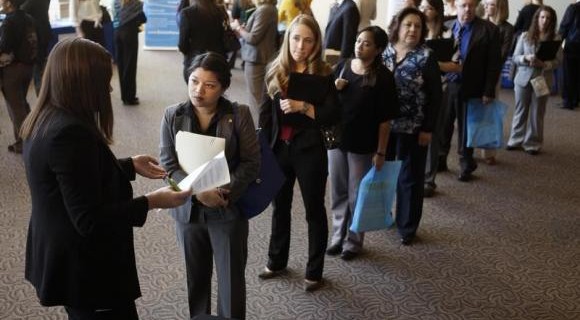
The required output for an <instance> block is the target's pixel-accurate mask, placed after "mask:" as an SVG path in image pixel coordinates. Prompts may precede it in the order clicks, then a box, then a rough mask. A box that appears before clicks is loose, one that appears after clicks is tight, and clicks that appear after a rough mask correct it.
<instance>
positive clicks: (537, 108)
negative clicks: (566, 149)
mask: <svg viewBox="0 0 580 320" xmlns="http://www.w3.org/2000/svg"><path fill="white" fill-rule="evenodd" d="M514 91H515V100H516V108H515V110H514V118H513V120H512V130H511V134H510V138H509V140H508V143H507V144H508V146H511V147H519V146H521V147H523V148H524V150H526V151H529V150H534V151H538V150H540V149H541V148H542V142H543V141H544V115H545V114H546V103H547V102H548V96H543V97H536V94H535V93H534V89H533V88H532V86H531V85H530V84H528V85H527V86H525V87H521V86H518V85H515V86H514Z"/></svg>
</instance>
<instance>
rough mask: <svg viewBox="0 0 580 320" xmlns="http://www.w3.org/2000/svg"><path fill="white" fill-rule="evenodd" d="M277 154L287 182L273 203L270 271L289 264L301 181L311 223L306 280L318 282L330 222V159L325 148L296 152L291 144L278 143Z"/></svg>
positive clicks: (321, 270) (309, 226)
mask: <svg viewBox="0 0 580 320" xmlns="http://www.w3.org/2000/svg"><path fill="white" fill-rule="evenodd" d="M274 153H275V154H276V158H277V160H278V163H279V164H280V167H281V168H282V171H283V172H284V174H285V175H286V182H285V183H284V185H283V186H282V189H281V190H280V192H279V193H278V195H277V196H276V198H275V199H274V202H273V203H272V205H273V207H274V211H273V213H272V235H271V236H270V247H269V250H268V257H269V260H268V268H269V269H270V270H281V269H284V268H286V266H287V265H288V255H289V251H290V223H291V216H292V213H291V210H292V198H293V195H294V183H295V181H296V180H298V185H299V186H300V191H301V193H302V200H303V201H304V208H305V210H306V222H307V223H308V263H307V265H306V279H308V280H313V281H319V280H321V279H322V272H323V269H324V254H325V251H326V242H327V240H328V221H327V218H326V209H325V207H324V194H325V191H326V179H327V177H328V157H327V154H326V149H324V147H323V146H322V145H317V146H314V147H311V148H307V149H300V150H296V148H293V146H292V144H286V143H284V142H281V141H278V142H277V143H276V146H275V147H274Z"/></svg>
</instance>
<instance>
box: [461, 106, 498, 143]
mask: <svg viewBox="0 0 580 320" xmlns="http://www.w3.org/2000/svg"><path fill="white" fill-rule="evenodd" d="M506 112H507V105H505V104H504V103H503V102H501V101H499V100H497V99H496V100H493V101H492V102H490V103H488V104H486V105H484V104H483V102H482V101H481V99H470V100H469V101H468V103H467V146H468V147H471V148H482V149H497V148H501V147H503V119H504V117H505V114H506Z"/></svg>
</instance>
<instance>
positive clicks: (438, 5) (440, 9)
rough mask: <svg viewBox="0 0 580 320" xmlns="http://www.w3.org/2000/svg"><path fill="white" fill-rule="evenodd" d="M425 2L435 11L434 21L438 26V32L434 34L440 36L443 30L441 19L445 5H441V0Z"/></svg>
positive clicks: (443, 16) (443, 15)
mask: <svg viewBox="0 0 580 320" xmlns="http://www.w3.org/2000/svg"><path fill="white" fill-rule="evenodd" d="M427 3H428V4H429V5H430V6H431V7H433V9H434V10H435V12H437V18H435V22H436V23H437V25H438V26H439V34H438V35H436V36H441V34H442V33H443V31H444V26H443V19H444V18H445V7H444V6H443V0H427Z"/></svg>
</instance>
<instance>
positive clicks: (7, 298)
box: [0, 51, 580, 320]
mask: <svg viewBox="0 0 580 320" xmlns="http://www.w3.org/2000/svg"><path fill="white" fill-rule="evenodd" d="M180 74H181V57H180V56H179V55H178V54H177V53H175V52H163V51H142V52H141V53H140V65H139V75H140V77H141V79H140V80H139V84H138V85H139V97H140V99H141V101H142V105H140V106H137V107H124V106H122V105H121V103H120V99H119V91H118V82H117V79H116V78H115V79H113V83H112V84H113V87H114V90H115V91H114V92H113V99H114V103H115V112H116V114H115V117H116V126H115V137H116V143H115V145H114V146H113V149H114V151H115V153H116V154H117V155H118V156H119V157H122V156H129V155H133V154H137V153H149V154H154V155H156V154H157V144H158V141H159V137H158V132H159V123H160V119H161V115H162V113H163V110H164V108H165V107H166V106H168V105H170V104H172V103H176V102H179V101H180V100H182V99H184V98H185V97H186V89H185V86H184V83H183V80H182V79H181V76H180ZM245 94H246V89H245V86H244V83H243V80H242V74H241V71H240V70H239V69H236V70H235V71H234V82H233V85H232V89H230V91H229V95H230V97H232V98H234V99H236V100H239V101H242V102H243V101H245V100H246V98H245ZM512 95H513V94H512V92H510V91H503V92H502V98H503V99H504V100H505V101H507V102H508V103H509V104H510V105H513V98H512ZM31 100H34V97H33V96H32V95H31ZM558 102H559V99H558V98H553V99H551V100H550V102H549V106H548V111H547V115H546V137H545V148H544V152H543V153H542V154H540V155H539V156H536V157H532V156H529V155H527V154H525V153H523V152H519V151H514V152H507V151H500V152H499V154H498V165H497V166H493V167H491V166H487V165H485V163H483V162H480V163H479V165H480V167H479V169H478V171H476V173H475V174H476V177H477V179H476V180H475V181H473V182H471V183H467V184H466V183H460V182H458V181H456V175H457V171H458V165H457V161H456V160H457V159H456V158H453V159H451V161H450V169H451V171H450V172H447V173H444V174H441V175H440V177H439V179H438V184H439V188H438V194H437V196H436V197H434V198H432V199H427V200H426V201H425V206H424V218H423V221H422V224H421V227H420V229H419V234H418V236H419V241H418V242H417V243H416V244H415V245H413V246H411V247H401V246H400V245H399V239H398V237H397V235H396V231H395V230H393V229H391V230H386V231H378V232H372V233H369V234H368V235H367V238H366V243H365V251H364V253H363V255H362V256H361V257H360V258H359V259H356V260H353V261H350V262H344V261H342V260H341V259H339V258H328V259H327V260H326V268H325V274H324V276H325V279H326V286H325V287H324V288H323V289H321V290H320V291H317V292H314V293H306V292H304V291H303V290H302V280H303V274H304V267H305V263H306V247H307V241H306V236H305V235H306V230H305V222H304V209H303V207H302V205H301V199H300V198H299V191H298V190H296V194H297V196H296V198H295V210H294V224H293V227H294V229H293V233H292V245H291V258H290V263H289V268H290V273H289V274H288V276H286V277H284V278H282V279H276V280H265V281H264V280H259V279H258V277H257V274H258V272H259V271H260V270H261V269H262V268H263V266H264V264H265V262H266V254H267V245H268V238H269V232H270V211H269V210H268V211H267V212H266V213H264V214H262V215H261V216H260V217H258V218H256V219H254V220H252V221H251V223H250V228H251V229H250V237H249V250H250V254H249V259H248V268H247V273H246V274H247V291H248V301H247V317H248V319H273V320H274V319H277V320H282V319H284V320H286V319H337V320H338V319H345V320H346V319H425V320H427V319H449V320H452V319H469V320H471V319H522V320H530V319H557V320H561V319H570V320H572V319H580V237H579V235H580V231H579V230H580V191H579V187H580V174H579V172H580V142H578V141H579V134H578V129H577V128H578V126H579V125H580V113H579V112H578V111H565V110H562V109H560V108H558V107H556V106H554V104H556V103H558ZM4 104H5V103H4V101H3V100H2V101H1V102H0V105H1V107H0V130H1V134H0V178H1V181H2V182H3V183H2V186H1V187H0V319H10V320H12V319H14V320H16V319H54V320H57V319H66V316H65V314H64V312H63V310H62V309H61V308H50V309H49V308H44V307H41V306H40V305H39V304H38V300H37V298H36V296H35V293H34V290H33V288H32V287H31V286H30V285H29V284H28V283H26V282H25V281H24V280H23V265H24V248H25V239H26V229H27V223H28V218H29V214H30V204H29V203H30V199H29V194H28V188H27V185H26V179H25V174H24V170H23V166H22V162H21V159H20V158H19V157H18V156H16V155H14V154H9V153H8V152H7V150H6V146H7V145H8V144H9V143H10V142H11V140H12V135H11V129H12V128H11V124H10V121H9V119H8V115H7V111H6V108H5V106H4ZM509 119H510V120H511V110H510V113H509ZM160 185H161V183H159V182H157V181H153V182H152V181H147V180H145V179H138V180H137V181H136V182H135V183H134V187H135V192H136V194H143V193H145V192H147V191H149V190H152V189H153V188H156V187H158V186H160ZM327 201H328V199H327ZM135 238H136V246H137V247H136V252H137V260H138V261H137V262H138V266H139V275H140V281H141V287H142V292H143V297H142V298H140V299H138V300H137V305H138V310H139V314H140V317H141V319H144V320H153V319H155V320H163V319H167V320H169V319H187V317H188V312H187V305H186V304H187V303H186V291H185V280H184V270H183V266H182V261H181V257H180V256H179V253H178V250H177V244H176V240H175V236H174V232H173V222H172V220H171V219H170V218H169V217H168V215H167V212H165V211H162V212H154V211H152V212H150V215H149V218H148V221H147V223H146V225H145V226H144V227H143V228H140V229H137V230H136V235H135ZM214 301H215V298H214Z"/></svg>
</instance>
